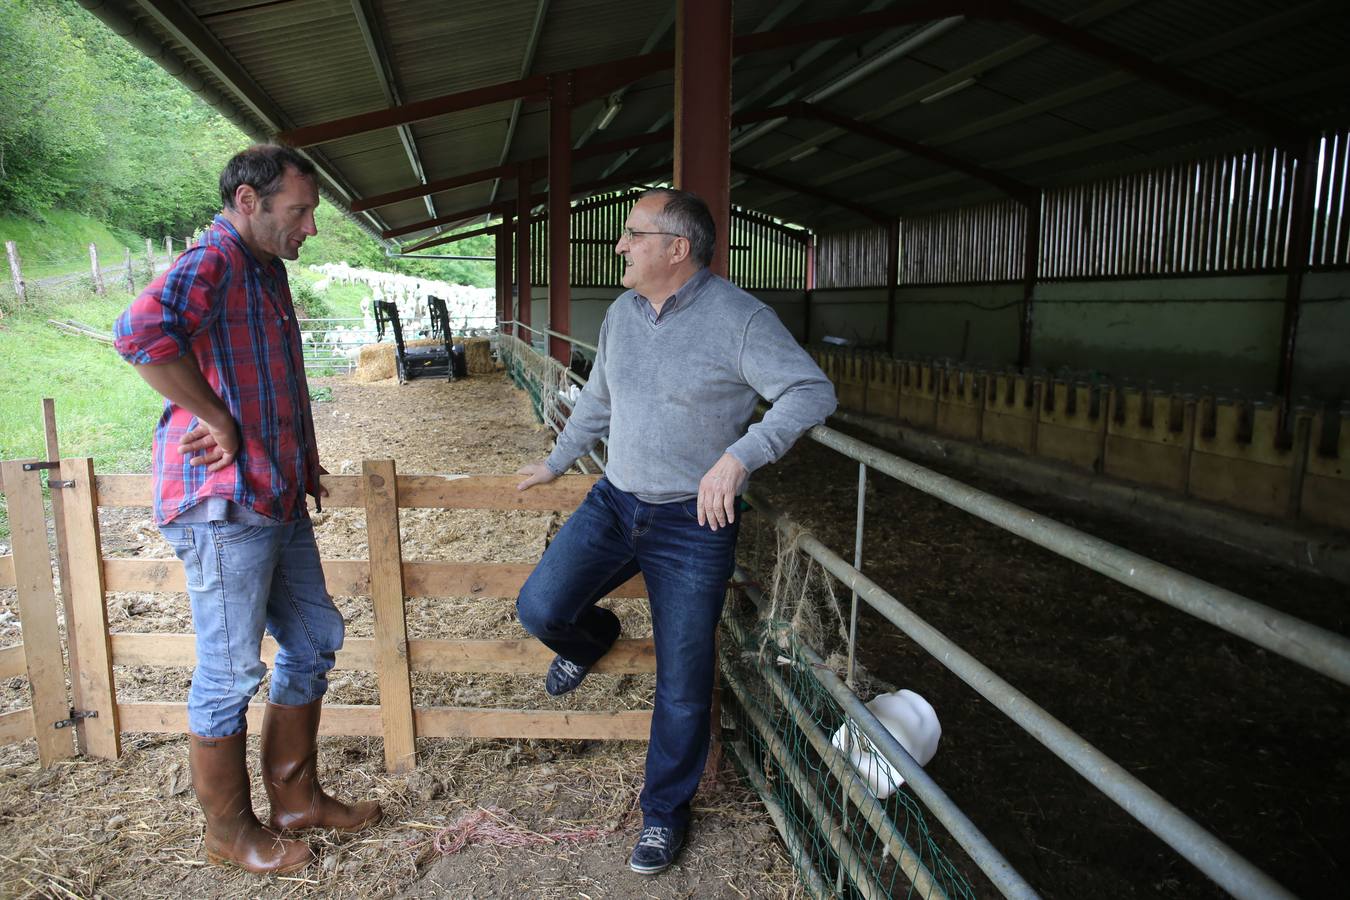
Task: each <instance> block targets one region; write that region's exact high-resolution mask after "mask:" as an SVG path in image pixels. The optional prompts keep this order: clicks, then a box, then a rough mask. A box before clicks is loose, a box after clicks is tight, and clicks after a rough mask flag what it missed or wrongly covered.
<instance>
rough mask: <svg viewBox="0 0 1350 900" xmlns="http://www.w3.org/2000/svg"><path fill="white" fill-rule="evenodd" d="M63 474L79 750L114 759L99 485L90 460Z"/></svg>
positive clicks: (116, 740)
mask: <svg viewBox="0 0 1350 900" xmlns="http://www.w3.org/2000/svg"><path fill="white" fill-rule="evenodd" d="M61 479H62V480H63V481H67V482H71V486H70V487H66V488H62V490H63V491H67V492H68V493H66V495H65V501H66V505H65V514H66V537H67V538H68V539H69V542H70V599H71V606H72V607H73V608H74V612H75V616H74V619H73V620H72V621H71V622H69V623H67V625H66V628H67V634H68V635H74V637H73V638H72V640H73V641H74V643H75V645H76V647H77V648H78V653H79V657H80V687H81V690H82V691H83V695H84V700H85V704H86V706H85V707H84V708H83V709H82V710H80V709H77V712H84V713H86V714H88V717H87V718H86V719H85V720H84V728H83V731H84V734H83V749H84V752H85V754H86V755H88V756H96V757H98V758H100V759H117V757H118V756H120V755H121V753H122V736H121V733H120V732H121V729H120V728H119V727H118V718H117V687H116V682H114V681H113V670H112V640H111V638H110V637H109V636H108V605H107V596H106V595H105V593H104V589H103V559H102V555H103V554H102V550H101V549H100V544H99V539H98V489H97V487H96V486H95V484H94V461H93V460H92V459H88V458H86V459H63V460H61Z"/></svg>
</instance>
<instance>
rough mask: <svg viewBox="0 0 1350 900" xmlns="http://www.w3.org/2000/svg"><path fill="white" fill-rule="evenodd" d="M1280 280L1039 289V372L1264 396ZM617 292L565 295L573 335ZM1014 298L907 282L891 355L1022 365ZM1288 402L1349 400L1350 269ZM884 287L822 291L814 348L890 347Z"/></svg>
mask: <svg viewBox="0 0 1350 900" xmlns="http://www.w3.org/2000/svg"><path fill="white" fill-rule="evenodd" d="M1284 285H1285V279H1284V276H1283V275H1282V274H1278V273H1276V274H1269V275H1247V276H1221V277H1198V278H1171V279H1135V280H1128V281H1105V280H1097V281H1062V282H1048V283H1043V284H1039V285H1037V286H1036V306H1035V316H1034V319H1033V322H1034V327H1033V332H1032V354H1033V360H1032V361H1033V365H1034V366H1035V367H1036V368H1039V369H1048V370H1051V371H1060V370H1063V369H1069V370H1072V371H1074V372H1085V373H1087V372H1096V373H1100V374H1102V375H1104V376H1108V377H1111V378H1116V379H1128V380H1133V381H1139V382H1147V381H1151V382H1153V383H1155V384H1159V385H1170V384H1179V385H1182V386H1185V387H1191V388H1199V387H1202V386H1208V387H1212V388H1215V389H1218V390H1228V389H1235V390H1239V391H1243V392H1247V393H1261V392H1264V391H1269V390H1270V389H1271V388H1272V387H1273V384H1274V378H1275V371H1276V368H1277V366H1278V361H1279V357H1278V353H1279V349H1278V344H1279V334H1280V327H1281V321H1282V318H1283V315H1284ZM621 290H622V289H621V288H594V287H573V288H572V333H573V334H574V335H576V336H577V337H578V338H580V339H581V340H583V341H586V342H588V343H595V341H596V338H597V337H598V335H599V333H600V322H601V321H602V320H603V318H604V315H605V311H606V310H607V309H608V308H609V304H610V303H612V302H613V300H614V298H615V296H617V295H618V293H620V292H621ZM534 294H535V297H534V307H533V308H534V318H533V321H534V322H537V323H545V322H547V321H548V291H547V289H545V288H539V287H536V288H535V290H534ZM755 295H756V296H757V297H759V299H761V300H763V301H764V302H765V303H767V304H768V305H769V306H770V307H772V308H773V310H774V311H775V312H776V313H777V314H778V317H779V318H780V319H782V320H783V324H784V325H786V326H787V328H788V330H789V331H790V332H792V334H793V335H795V336H796V337H797V338H798V339H801V337H802V335H803V334H804V330H803V329H804V324H805V323H804V313H805V309H806V305H805V303H804V301H803V297H802V294H801V293H799V292H797V291H757V292H755ZM1021 296H1022V287H1021V285H1020V284H1015V283H1006V282H1005V283H1001V284H983V285H914V286H910V287H901V288H899V289H898V290H897V292H896V328H895V353H896V355H897V356H900V357H905V358H926V359H946V360H953V361H957V362H968V363H971V364H974V365H979V366H986V367H990V368H1003V367H1009V366H1013V365H1014V364H1015V363H1016V361H1017V328H1018V317H1019V315H1020V301H1021ZM1303 296H1304V301H1303V308H1302V316H1301V321H1300V328H1299V337H1298V354H1297V368H1296V370H1295V393H1296V394H1301V395H1308V396H1311V397H1316V398H1319V399H1336V398H1338V397H1347V396H1350V351H1347V350H1346V347H1347V346H1350V272H1343V271H1339V272H1314V273H1310V274H1309V275H1308V276H1307V277H1306V278H1305V280H1304V288H1303ZM885 330H886V291H885V289H883V288H845V289H833V290H817V291H814V292H812V295H811V339H812V343H819V342H820V341H821V340H822V339H823V338H824V337H826V336H827V335H828V336H834V337H842V338H847V339H849V340H850V341H852V342H854V343H855V344H858V345H862V346H870V347H884V346H885Z"/></svg>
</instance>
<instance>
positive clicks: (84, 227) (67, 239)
mask: <svg viewBox="0 0 1350 900" xmlns="http://www.w3.org/2000/svg"><path fill="white" fill-rule="evenodd" d="M5 241H14V242H15V243H16V244H17V245H18V247H19V257H20V259H21V260H22V262H23V276H24V279H25V280H26V281H30V282H31V281H33V280H36V279H39V278H48V277H51V276H53V275H68V274H73V273H77V272H81V273H82V272H88V271H89V245H90V244H97V245H98V258H99V265H100V266H113V265H120V264H121V263H122V260H123V258H124V256H125V252H126V248H127V247H130V248H131V255H132V258H133V259H135V260H136V262H137V263H139V262H140V260H141V258H142V257H144V256H145V239H144V238H138V237H136V236H135V235H130V234H120V233H115V232H114V231H113V230H111V229H109V228H108V227H107V226H106V225H104V224H102V223H100V222H97V221H95V220H94V219H91V218H89V217H88V216H84V215H80V214H79V213H74V212H68V211H67V210H63V209H52V210H48V211H47V212H46V213H44V214H43V215H42V217H41V218H40V219H20V218H16V217H13V216H0V243H3V242H5ZM175 244H178V245H181V244H182V240H181V239H179V240H178V241H175ZM179 249H182V248H181V246H180V247H179ZM155 252H156V253H157V254H160V255H162V254H163V253H164V242H163V240H160V241H159V242H158V244H157V246H156V248H155ZM4 274H5V278H4V282H5V284H6V286H8V284H9V277H8V276H9V267H8V263H6V265H5V268H4Z"/></svg>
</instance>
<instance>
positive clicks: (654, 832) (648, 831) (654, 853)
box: [628, 826, 684, 875]
mask: <svg viewBox="0 0 1350 900" xmlns="http://www.w3.org/2000/svg"><path fill="white" fill-rule="evenodd" d="M683 846H684V829H683V828H661V827H660V826H652V827H649V828H644V829H642V834H641V836H639V837H638V842H637V846H636V847H634V848H633V855H632V856H630V857H628V867H629V868H630V869H632V870H633V871H634V872H637V873H638V874H639V875H655V874H656V873H658V872H664V871H665V870H666V869H668V868H670V864H671V863H673V862H674V861H675V857H676V855H677V854H678V853H679V852H680V848H681V847H683Z"/></svg>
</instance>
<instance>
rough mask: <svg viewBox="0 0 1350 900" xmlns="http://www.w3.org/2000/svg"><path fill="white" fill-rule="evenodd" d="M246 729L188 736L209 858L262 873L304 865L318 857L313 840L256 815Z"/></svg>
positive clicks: (221, 863)
mask: <svg viewBox="0 0 1350 900" xmlns="http://www.w3.org/2000/svg"><path fill="white" fill-rule="evenodd" d="M246 733H247V732H245V731H241V732H239V733H238V734H233V735H230V736H229V737H224V738H207V737H201V736H199V735H195V734H189V735H188V764H189V765H190V766H191V768H192V789H193V790H194V791H196V792H197V802H198V803H200V804H201V805H202V812H203V813H205V814H206V840H205V844H206V861H207V862H209V863H214V864H215V865H218V866H224V865H230V866H238V867H239V868H241V869H244V870H245V871H248V872H256V873H258V874H262V875H281V874H284V873H286V872H294V871H296V870H297V869H303V868H304V867H305V866H307V865H309V864H310V862H312V861H313V859H314V854H313V852H311V851H310V849H309V845H308V844H306V843H305V842H304V841H296V840H288V839H286V838H283V837H281V836H280V835H278V834H276V833H275V832H272V831H269V830H267V829H266V828H263V827H262V825H261V824H260V823H259V822H258V818H257V816H255V815H254V814H253V799H252V797H251V795H250V791H249V783H248V767H247V766H246V765H245V763H244V738H245V736H246Z"/></svg>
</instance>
